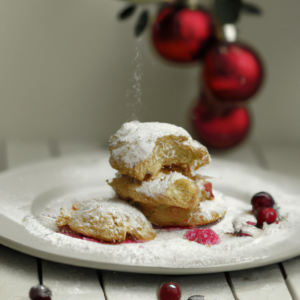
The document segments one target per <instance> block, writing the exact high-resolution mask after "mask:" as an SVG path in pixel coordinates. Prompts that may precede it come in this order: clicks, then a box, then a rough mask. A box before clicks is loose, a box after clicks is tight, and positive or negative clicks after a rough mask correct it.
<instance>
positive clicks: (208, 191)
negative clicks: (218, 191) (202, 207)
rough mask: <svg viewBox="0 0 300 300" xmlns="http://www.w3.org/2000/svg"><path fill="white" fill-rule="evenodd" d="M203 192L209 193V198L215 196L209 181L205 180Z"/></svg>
mask: <svg viewBox="0 0 300 300" xmlns="http://www.w3.org/2000/svg"><path fill="white" fill-rule="evenodd" d="M204 188H205V192H207V193H209V200H211V199H213V198H214V197H215V196H214V194H213V192H212V184H211V182H206V183H205V184H204Z"/></svg>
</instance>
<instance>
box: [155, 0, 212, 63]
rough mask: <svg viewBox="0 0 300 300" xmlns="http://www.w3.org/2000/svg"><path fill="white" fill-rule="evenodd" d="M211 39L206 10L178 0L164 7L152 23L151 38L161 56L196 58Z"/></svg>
mask: <svg viewBox="0 0 300 300" xmlns="http://www.w3.org/2000/svg"><path fill="white" fill-rule="evenodd" d="M212 40H213V25H212V19H211V16H210V14H209V13H208V12H207V11H205V10H203V9H199V8H197V9H190V8H187V7H183V6H182V5H179V4H174V5H171V6H167V7H166V8H164V9H163V10H162V11H161V12H160V13H159V15H158V16H157V18H156V20H155V22H154V24H153V27H152V41H153V44H154V47H155V49H156V50H157V52H158V53H159V54H160V55H161V56H162V57H163V58H165V59H167V60H169V61H173V62H178V63H190V62H194V61H196V60H198V59H200V58H201V57H202V56H203V54H204V53H205V50H206V49H207V47H208V46H209V45H210V43H211V42H212Z"/></svg>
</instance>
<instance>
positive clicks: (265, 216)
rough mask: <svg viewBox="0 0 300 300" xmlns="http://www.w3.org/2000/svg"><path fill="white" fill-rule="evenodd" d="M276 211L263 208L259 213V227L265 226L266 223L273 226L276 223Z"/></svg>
mask: <svg viewBox="0 0 300 300" xmlns="http://www.w3.org/2000/svg"><path fill="white" fill-rule="evenodd" d="M276 218H277V213H276V210H275V209H273V208H270V207H263V208H260V209H259V210H258V211H257V225H258V226H263V224H264V222H266V223H267V224H272V223H274V222H275V221H276Z"/></svg>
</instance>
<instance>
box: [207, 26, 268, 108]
mask: <svg viewBox="0 0 300 300" xmlns="http://www.w3.org/2000/svg"><path fill="white" fill-rule="evenodd" d="M223 29H224V31H225V34H226V36H225V41H220V42H218V43H216V44H215V45H214V46H212V47H211V48H210V49H209V50H208V52H207V54H206V56H205V59H204V67H203V73H202V74H203V76H202V80H203V83H204V88H205V91H206V93H207V94H209V95H210V97H211V98H213V99H215V100H217V101H219V102H222V103H241V102H244V101H246V100H248V99H249V98H250V97H251V96H253V95H254V94H255V93H256V92H257V91H258V89H259V88H260V86H261V84H262V81H263V66H262V63H261V60H260V59H259V57H258V55H257V54H256V52H255V51H254V50H253V49H251V48H250V47H248V46H246V45H244V44H242V43H240V42H236V41H235V39H236V32H235V27H234V25H232V24H227V25H224V27H223Z"/></svg>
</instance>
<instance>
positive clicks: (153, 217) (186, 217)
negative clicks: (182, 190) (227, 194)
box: [133, 193, 226, 227]
mask: <svg viewBox="0 0 300 300" xmlns="http://www.w3.org/2000/svg"><path fill="white" fill-rule="evenodd" d="M133 205H134V206H135V207H136V208H138V209H139V210H140V211H141V212H142V213H143V214H144V215H145V216H146V218H147V219H148V220H149V221H150V222H151V223H152V224H154V225H157V226H160V227H165V226H191V225H195V226H198V225H199V226H200V225H206V224H209V223H213V222H216V221H218V220H219V219H221V218H222V217H224V215H225V213H226V205H225V201H224V199H223V196H222V194H220V193H217V194H216V197H215V199H214V200H204V201H202V202H200V203H199V205H198V206H197V207H196V208H195V209H194V210H189V209H184V208H181V207H176V206H167V205H158V206H152V205H148V204H144V203H138V202H134V203H133Z"/></svg>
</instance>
